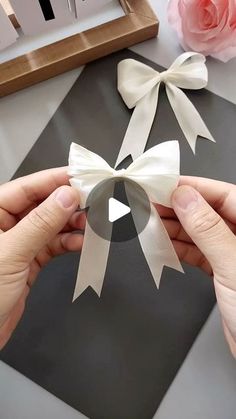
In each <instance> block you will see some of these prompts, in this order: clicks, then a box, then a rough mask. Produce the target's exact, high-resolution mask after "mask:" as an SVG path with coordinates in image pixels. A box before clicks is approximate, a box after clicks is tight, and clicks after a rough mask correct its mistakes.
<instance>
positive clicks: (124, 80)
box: [118, 58, 160, 109]
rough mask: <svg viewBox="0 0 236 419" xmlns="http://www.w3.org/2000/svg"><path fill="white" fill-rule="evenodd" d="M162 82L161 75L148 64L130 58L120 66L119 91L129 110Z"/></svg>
mask: <svg viewBox="0 0 236 419" xmlns="http://www.w3.org/2000/svg"><path fill="white" fill-rule="evenodd" d="M159 82H160V74H159V73H158V72H157V71H155V70H153V68H151V67H149V66H148V65H146V64H143V63H141V62H139V61H136V60H133V59H131V58H128V59H127V60H123V61H121V62H120V63H119V64H118V91H119V93H120V94H121V96H122V98H123V100H124V102H125V103H126V105H127V106H128V108H129V109H132V108H133V107H134V106H136V105H137V103H138V101H139V100H140V99H142V98H143V97H144V96H146V94H147V93H149V92H150V91H151V90H152V88H153V87H154V86H156V85H157V84H158V83H159Z"/></svg>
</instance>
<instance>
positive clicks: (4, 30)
mask: <svg viewBox="0 0 236 419" xmlns="http://www.w3.org/2000/svg"><path fill="white" fill-rule="evenodd" d="M17 38H18V33H17V31H16V30H15V28H14V26H13V25H12V23H11V21H10V19H9V18H8V16H7V14H6V13H5V10H4V9H3V7H2V5H1V4H0V50H1V49H4V48H6V47H8V46H9V45H11V44H14V42H16V40H17Z"/></svg>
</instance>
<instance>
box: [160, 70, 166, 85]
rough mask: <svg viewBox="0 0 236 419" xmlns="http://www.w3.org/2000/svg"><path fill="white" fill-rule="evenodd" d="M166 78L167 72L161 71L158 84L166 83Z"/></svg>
mask: <svg viewBox="0 0 236 419" xmlns="http://www.w3.org/2000/svg"><path fill="white" fill-rule="evenodd" d="M167 78H168V70H165V71H162V73H160V82H163V83H165V82H166V81H167Z"/></svg>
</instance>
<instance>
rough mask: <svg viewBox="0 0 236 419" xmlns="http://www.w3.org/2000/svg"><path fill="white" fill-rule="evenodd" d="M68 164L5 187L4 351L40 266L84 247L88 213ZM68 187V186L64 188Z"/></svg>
mask: <svg viewBox="0 0 236 419" xmlns="http://www.w3.org/2000/svg"><path fill="white" fill-rule="evenodd" d="M66 171H67V169H66V168H58V169H51V170H45V171H42V172H38V173H35V174H33V175H29V176H25V177H23V178H19V179H16V180H13V181H11V182H9V183H6V184H3V185H1V186H0V349H1V348H2V347H3V346H4V345H5V343H6V342H7V341H8V339H9V338H10V336H11V334H12V332H13V330H14V329H15V327H16V325H17V323H18V322H19V320H20V318H21V316H22V314H23V311H24V308H25V301H26V298H27V296H28V294H29V291H30V288H31V286H32V285H33V283H34V281H35V279H36V277H37V275H38V273H39V271H40V269H41V268H42V267H43V266H44V265H45V264H46V263H48V262H49V260H50V259H51V258H53V257H54V256H57V255H60V254H63V253H65V252H67V251H76V250H80V249H81V246H82V241H83V236H82V235H81V234H73V231H75V230H80V229H82V228H83V225H84V219H83V215H82V216H81V215H80V213H78V212H75V211H76V209H77V208H78V206H79V194H78V192H77V191H75V190H74V189H72V188H71V187H70V186H68V179H69V178H68V176H67V174H66ZM63 185H67V186H63Z"/></svg>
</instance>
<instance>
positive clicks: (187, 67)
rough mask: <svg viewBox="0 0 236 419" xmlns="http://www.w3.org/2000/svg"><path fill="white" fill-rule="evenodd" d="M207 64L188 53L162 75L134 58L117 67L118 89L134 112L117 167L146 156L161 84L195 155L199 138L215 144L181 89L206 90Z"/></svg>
mask: <svg viewBox="0 0 236 419" xmlns="http://www.w3.org/2000/svg"><path fill="white" fill-rule="evenodd" d="M205 61H206V59H205V57H204V56H203V55H201V54H198V53H195V52H185V53H184V54H182V55H180V56H179V57H178V58H177V59H176V60H175V61H174V62H173V64H172V65H171V66H170V68H169V69H168V70H166V71H163V72H162V73H159V72H158V71H155V70H154V69H153V68H151V67H149V66H147V65H145V64H143V63H141V62H139V61H136V60H133V59H126V60H123V61H121V62H120V63H119V64H118V90H119V92H120V94H121V96H122V98H123V100H124V102H125V103H126V105H127V106H128V108H130V109H131V108H134V107H135V109H134V111H133V115H132V117H131V120H130V123H129V126H128V129H127V131H126V134H125V138H124V141H123V144H122V148H121V150H120V153H119V155H118V158H117V161H116V165H115V166H118V165H119V164H120V163H121V162H122V161H123V160H124V159H125V158H126V157H127V156H129V155H131V156H132V158H133V160H134V159H136V158H137V157H138V156H140V154H142V153H143V151H144V149H145V146H146V142H147V139H148V137H149V133H150V131H151V128H152V124H153V121H154V118H155V114H156V110H157V105H158V98H159V88H160V84H161V83H162V82H163V83H165V88H166V93H167V96H168V99H169V102H170V104H171V106H172V109H173V111H174V113H175V116H176V119H177V121H178V123H179V125H180V127H181V129H182V131H183V133H184V135H185V137H186V139H187V141H188V143H189V145H190V147H191V149H192V151H193V152H195V145H196V140H197V137H198V136H199V135H200V136H201V137H204V138H206V139H208V140H210V141H213V142H215V140H214V138H213V137H212V135H211V133H210V132H209V130H208V128H207V127H206V125H205V123H204V122H203V120H202V118H201V116H200V115H199V113H198V111H197V110H196V108H195V107H194V106H193V104H192V102H191V101H190V100H189V99H188V98H187V96H186V95H185V93H184V92H182V90H180V89H182V88H183V89H195V90H196V89H202V88H203V87H206V85H207V81H208V71H207V67H206V65H205Z"/></svg>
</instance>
